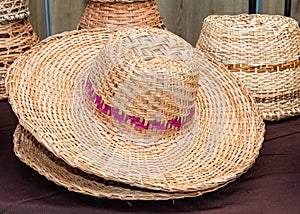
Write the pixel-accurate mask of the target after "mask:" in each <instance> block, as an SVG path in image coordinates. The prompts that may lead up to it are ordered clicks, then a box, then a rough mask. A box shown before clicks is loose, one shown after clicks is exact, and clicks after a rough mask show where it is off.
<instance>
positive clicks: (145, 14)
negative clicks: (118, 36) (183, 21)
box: [77, 0, 166, 29]
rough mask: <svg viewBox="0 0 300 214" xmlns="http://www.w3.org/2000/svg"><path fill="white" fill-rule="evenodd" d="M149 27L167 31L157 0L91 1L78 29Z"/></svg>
mask: <svg viewBox="0 0 300 214" xmlns="http://www.w3.org/2000/svg"><path fill="white" fill-rule="evenodd" d="M133 26H149V27H158V28H162V29H165V28H166V27H165V25H164V24H163V22H162V17H161V16H160V13H159V10H158V6H157V4H156V2H155V0H146V1H89V2H88V3H87V5H86V8H85V11H84V13H83V14H82V16H81V18H80V20H79V23H78V26H77V29H91V28H97V27H106V28H113V29H115V28H124V27H133Z"/></svg>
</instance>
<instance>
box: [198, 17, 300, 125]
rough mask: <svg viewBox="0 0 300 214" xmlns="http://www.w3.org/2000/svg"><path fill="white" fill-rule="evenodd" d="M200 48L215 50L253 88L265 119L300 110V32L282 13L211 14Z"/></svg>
mask: <svg viewBox="0 0 300 214" xmlns="http://www.w3.org/2000/svg"><path fill="white" fill-rule="evenodd" d="M197 48H198V49H201V50H202V51H204V52H206V53H209V54H211V55H212V56H213V57H214V58H215V59H216V60H218V61H219V62H222V63H223V64H225V66H226V67H227V68H228V69H229V70H230V71H231V72H232V73H233V74H234V75H235V76H236V77H238V78H239V79H240V80H241V81H242V82H243V83H244V84H245V85H246V87H247V88H248V89H249V90H250V92H251V95H252V96H253V98H254V99H255V100H256V102H257V104H258V106H259V109H260V110H261V112H262V114H263V117H264V119H265V120H279V119H282V118H287V117H291V116H296V115H299V114H300V58H299V57H300V31H299V27H298V22H297V21H296V20H294V19H292V18H288V17H284V16H279V15H265V14H251V15H248V14H241V15H232V16H230V15H221V16H218V15H211V16H208V17H207V18H206V19H205V20H204V23H203V28H202V31H201V34H200V37H199V40H198V43H197Z"/></svg>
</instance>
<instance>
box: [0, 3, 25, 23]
mask: <svg viewBox="0 0 300 214" xmlns="http://www.w3.org/2000/svg"><path fill="white" fill-rule="evenodd" d="M28 16H29V0H0V23H3V22H6V21H12V20H17V19H24V18H27V17H28Z"/></svg>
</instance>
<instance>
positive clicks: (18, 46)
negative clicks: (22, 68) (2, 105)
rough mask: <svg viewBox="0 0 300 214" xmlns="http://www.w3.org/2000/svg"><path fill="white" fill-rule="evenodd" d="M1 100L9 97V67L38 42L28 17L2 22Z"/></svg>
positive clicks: (0, 52) (0, 39)
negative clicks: (7, 87)
mask: <svg viewBox="0 0 300 214" xmlns="http://www.w3.org/2000/svg"><path fill="white" fill-rule="evenodd" d="M0 31H1V33H0V100H1V99H4V98H7V93H6V89H5V84H4V81H5V77H6V72H7V68H8V67H9V66H10V65H11V63H13V61H14V60H15V59H16V58H17V57H18V56H19V55H20V54H21V53H23V52H25V51H26V50H28V49H30V48H31V47H32V46H33V45H35V44H36V43H37V42H38V37H37V35H36V33H35V32H34V30H33V28H32V26H31V24H30V23H29V21H28V20H27V19H21V20H15V21H8V22H7V23H5V24H4V23H3V24H0Z"/></svg>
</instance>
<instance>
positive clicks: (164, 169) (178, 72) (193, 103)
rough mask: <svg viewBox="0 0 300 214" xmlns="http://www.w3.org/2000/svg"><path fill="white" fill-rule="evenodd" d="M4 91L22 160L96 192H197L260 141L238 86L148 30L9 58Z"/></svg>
mask: <svg viewBox="0 0 300 214" xmlns="http://www.w3.org/2000/svg"><path fill="white" fill-rule="evenodd" d="M6 87H7V90H8V92H9V102H10V103H11V105H12V109H13V111H14V112H15V113H16V115H17V117H18V119H19V122H20V125H19V126H18V127H17V129H16V131H15V134H14V144H15V147H14V150H15V153H16V155H17V156H18V157H19V158H20V160H22V161H23V162H25V163H26V164H27V165H29V166H30V167H32V168H33V169H35V170H36V171H38V172H39V173H40V174H41V175H43V176H45V177H46V178H47V179H49V180H51V181H54V182H55V183H57V184H58V185H62V186H64V187H66V188H68V189H69V190H71V191H75V192H80V193H83V194H87V195H92V196H96V197H107V198H114V199H122V200H167V199H174V198H183V197H193V196H199V195H202V194H203V193H206V192H211V191H214V190H216V189H219V188H221V187H223V186H225V185H226V184H228V183H230V182H232V181H234V180H235V179H236V178H237V177H239V176H240V175H242V174H243V173H245V172H246V171H247V170H248V169H249V168H250V167H251V166H252V165H253V163H254V161H255V159H256V157H257V156H258V154H259V150H260V148H261V146H262V142H263V135H264V131H265V128H264V123H263V121H262V117H261V115H260V113H259V111H258V109H257V107H256V104H255V102H254V100H253V99H252V98H251V96H250V95H249V94H248V92H247V90H246V89H245V88H244V87H243V86H241V83H240V82H239V81H238V80H237V79H236V78H235V77H234V76H233V75H232V74H231V73H230V72H229V71H227V70H226V69H225V67H224V66H223V65H222V64H220V63H218V62H216V61H215V60H214V59H213V58H212V57H210V56H208V55H205V54H204V53H202V52H200V51H197V50H196V49H194V48H193V47H192V46H191V45H190V44H188V43H187V42H186V41H184V40H183V39H182V38H180V37H178V36H176V35H174V34H173V33H171V32H168V31H166V30H161V29H158V28H150V27H143V28H129V29H122V30H120V31H117V32H115V33H111V32H110V31H109V30H106V31H104V30H101V29H92V30H81V31H72V32H66V33H62V34H59V35H54V36H52V37H48V38H47V39H46V40H44V41H42V42H40V43H39V44H38V45H36V46H35V47H33V48H32V49H31V50H29V51H27V52H26V53H25V54H22V55H21V56H20V57H19V58H18V59H17V60H16V61H15V62H14V64H13V65H12V66H11V67H10V68H9V71H8V77H7V79H6Z"/></svg>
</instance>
